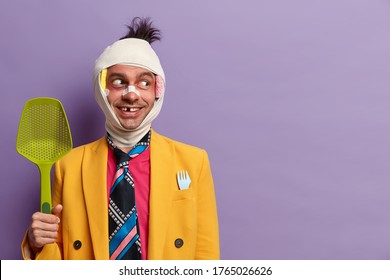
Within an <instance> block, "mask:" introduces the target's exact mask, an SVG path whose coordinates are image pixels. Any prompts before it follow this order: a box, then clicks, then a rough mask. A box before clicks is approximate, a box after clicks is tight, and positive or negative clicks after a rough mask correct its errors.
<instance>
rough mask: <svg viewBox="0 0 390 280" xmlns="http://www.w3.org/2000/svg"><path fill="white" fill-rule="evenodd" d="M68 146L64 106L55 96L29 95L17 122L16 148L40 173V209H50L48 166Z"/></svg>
mask: <svg viewBox="0 0 390 280" xmlns="http://www.w3.org/2000/svg"><path fill="white" fill-rule="evenodd" d="M71 149H72V136H71V133H70V128H69V123H68V120H67V118H66V114H65V110H64V108H63V106H62V104H61V102H60V101H59V100H57V99H55V98H49V97H39V98H34V99H30V100H28V101H27V102H26V104H25V105H24V108H23V112H22V116H21V118H20V122H19V129H18V136H17V140H16V150H17V151H18V153H19V154H21V155H22V156H24V157H26V158H27V159H29V160H30V161H32V162H33V163H35V164H36V165H37V166H38V168H39V170H40V173H41V211H42V212H44V213H50V212H51V186H50V169H51V167H52V165H53V164H54V162H55V161H57V160H58V159H60V158H61V157H62V156H64V155H65V154H66V153H68V152H69V151H70V150H71Z"/></svg>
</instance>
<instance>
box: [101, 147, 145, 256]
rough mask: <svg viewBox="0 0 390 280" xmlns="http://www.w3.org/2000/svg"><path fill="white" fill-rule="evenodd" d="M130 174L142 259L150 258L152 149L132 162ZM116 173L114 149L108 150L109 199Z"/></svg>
mask: <svg viewBox="0 0 390 280" xmlns="http://www.w3.org/2000/svg"><path fill="white" fill-rule="evenodd" d="M129 168H130V173H131V175H132V176H133V179H134V185H135V203H136V205H137V212H138V223H139V228H140V238H141V253H142V259H143V260H146V259H147V258H148V256H147V252H148V250H147V249H148V235H149V234H148V233H149V193H150V176H149V175H150V149H149V148H147V149H146V150H145V151H144V152H143V153H142V154H140V155H138V156H137V157H135V158H133V159H131V160H130V164H129ZM115 171H116V161H115V157H114V151H113V149H110V148H109V149H108V162H107V199H109V197H110V190H111V187H112V183H113V182H112V181H113V178H114V174H115Z"/></svg>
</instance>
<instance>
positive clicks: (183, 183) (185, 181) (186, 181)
mask: <svg viewBox="0 0 390 280" xmlns="http://www.w3.org/2000/svg"><path fill="white" fill-rule="evenodd" d="M176 177H177V183H178V184H179V189H180V190H186V189H188V187H189V186H190V184H191V178H190V176H189V175H188V171H184V170H180V171H179V172H177V174H176Z"/></svg>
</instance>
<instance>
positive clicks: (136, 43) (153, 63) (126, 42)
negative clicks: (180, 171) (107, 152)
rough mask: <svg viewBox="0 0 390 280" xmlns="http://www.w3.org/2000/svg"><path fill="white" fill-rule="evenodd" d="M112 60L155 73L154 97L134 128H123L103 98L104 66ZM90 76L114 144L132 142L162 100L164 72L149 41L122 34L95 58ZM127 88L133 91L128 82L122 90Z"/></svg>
mask: <svg viewBox="0 0 390 280" xmlns="http://www.w3.org/2000/svg"><path fill="white" fill-rule="evenodd" d="M116 64H124V65H131V66H136V67H141V68H144V69H146V70H149V71H150V72H152V73H154V74H155V75H156V100H155V101H154V105H153V108H152V110H151V111H150V112H149V114H148V115H147V116H146V117H145V119H144V120H143V121H142V123H141V124H140V125H139V126H138V127H137V128H135V129H126V128H124V127H123V126H122V124H121V123H120V122H119V120H118V118H117V117H116V115H115V113H114V111H113V110H112V108H111V106H110V104H109V102H108V99H107V91H106V85H105V83H106V77H105V74H106V72H107V71H106V69H107V68H108V67H111V66H113V65H116ZM93 78H94V90H95V98H96V101H97V103H98V104H99V106H100V108H101V109H102V110H103V112H104V114H105V116H106V125H105V126H106V130H107V132H108V133H109V134H110V135H111V138H112V140H113V141H114V143H115V144H116V145H117V146H118V147H130V146H134V145H135V144H136V143H137V142H138V141H139V140H140V139H141V138H142V137H143V136H144V135H145V134H146V133H147V132H148V130H149V129H150V127H151V123H152V121H153V120H154V119H155V118H156V117H157V115H158V114H159V112H160V110H161V107H162V103H163V100H164V91H165V75H164V71H163V69H162V67H161V64H160V60H159V58H158V56H157V54H156V53H155V52H154V50H153V49H152V47H151V46H150V44H149V43H148V42H147V41H145V40H142V39H136V38H126V39H122V40H119V41H116V42H115V43H114V44H112V45H111V46H108V47H107V48H106V49H105V50H104V51H103V53H102V54H101V55H100V56H99V58H98V59H97V60H96V63H95V69H94V76H93ZM131 91H132V92H135V93H136V94H137V92H136V89H135V88H134V87H132V86H129V87H128V89H126V92H123V93H122V94H126V93H128V92H131Z"/></svg>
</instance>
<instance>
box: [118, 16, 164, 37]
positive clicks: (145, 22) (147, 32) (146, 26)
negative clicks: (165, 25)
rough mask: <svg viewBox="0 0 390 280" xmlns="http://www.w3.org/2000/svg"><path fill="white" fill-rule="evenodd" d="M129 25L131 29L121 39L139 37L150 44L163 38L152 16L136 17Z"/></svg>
mask: <svg viewBox="0 0 390 280" xmlns="http://www.w3.org/2000/svg"><path fill="white" fill-rule="evenodd" d="M127 27H128V29H129V31H128V32H127V34H126V35H125V36H123V37H122V38H120V40H122V39H127V38H138V39H142V40H145V41H147V42H149V44H152V43H153V42H155V41H160V40H161V32H160V30H159V29H157V28H155V27H154V26H153V23H152V21H151V20H150V18H140V17H135V18H134V19H133V20H132V21H131V24H130V25H128V26H127Z"/></svg>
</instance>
